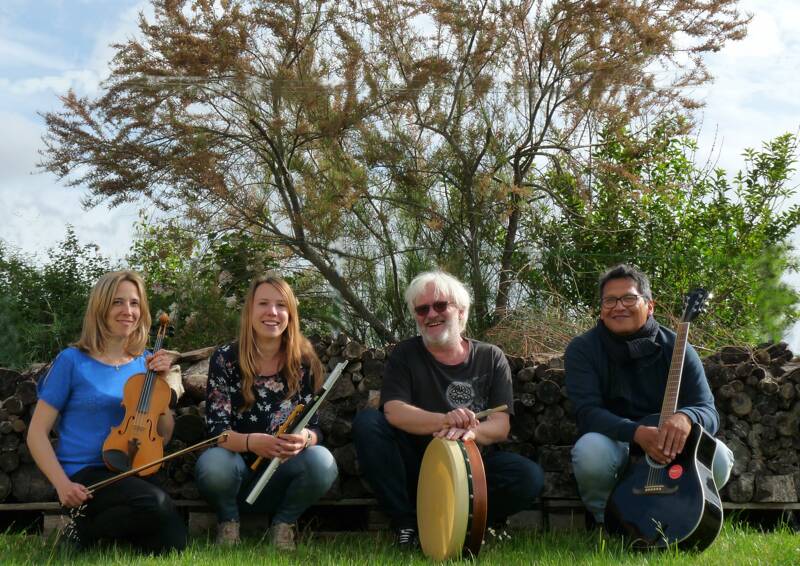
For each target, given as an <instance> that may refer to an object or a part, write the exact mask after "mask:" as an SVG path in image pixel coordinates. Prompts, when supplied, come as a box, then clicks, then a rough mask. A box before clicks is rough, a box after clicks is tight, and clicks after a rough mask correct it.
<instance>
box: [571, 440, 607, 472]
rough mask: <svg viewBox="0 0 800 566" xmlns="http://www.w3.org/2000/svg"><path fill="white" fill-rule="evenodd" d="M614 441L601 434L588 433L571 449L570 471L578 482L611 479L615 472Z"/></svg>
mask: <svg viewBox="0 0 800 566" xmlns="http://www.w3.org/2000/svg"><path fill="white" fill-rule="evenodd" d="M614 460H615V454H614V441H613V440H611V439H610V438H608V437H607V436H605V435H603V434H599V433H596V432H589V433H586V434H584V435H583V436H581V437H580V438H579V439H578V441H577V442H576V443H575V446H573V447H572V469H573V473H574V474H575V477H576V478H578V479H579V480H581V479H586V478H595V477H603V478H605V477H607V476H608V477H611V478H613V477H614V476H615V474H616V471H615V464H614Z"/></svg>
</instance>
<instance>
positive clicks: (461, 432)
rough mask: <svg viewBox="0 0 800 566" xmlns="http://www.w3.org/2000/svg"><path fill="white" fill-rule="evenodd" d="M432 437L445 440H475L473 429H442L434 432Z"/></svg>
mask: <svg viewBox="0 0 800 566" xmlns="http://www.w3.org/2000/svg"><path fill="white" fill-rule="evenodd" d="M433 436H435V437H437V438H444V439H446V440H475V429H471V428H470V429H467V428H443V429H442V430H440V431H439V432H434V433H433Z"/></svg>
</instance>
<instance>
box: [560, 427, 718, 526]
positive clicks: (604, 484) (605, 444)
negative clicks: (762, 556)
mask: <svg viewBox="0 0 800 566" xmlns="http://www.w3.org/2000/svg"><path fill="white" fill-rule="evenodd" d="M715 440H716V441H717V449H716V451H715V452H714V462H713V464H712V469H711V473H712V475H713V476H714V483H715V484H716V486H717V489H720V488H722V486H723V485H725V484H726V483H727V482H728V478H729V477H730V475H731V468H733V452H731V450H730V448H728V447H727V446H725V444H724V443H723V442H722V441H721V440H719V439H715ZM629 452H630V446H629V445H628V443H627V442H619V441H616V440H612V439H610V438H609V437H607V436H606V435H604V434H600V433H598V432H588V433H586V434H584V435H583V436H581V437H580V438H579V439H578V442H576V443H575V446H573V447H572V472H573V473H574V474H575V479H576V480H577V482H578V492H579V493H580V495H581V499H582V500H583V504H584V505H585V506H586V509H587V510H588V511H589V512H590V513H592V515H594V519H595V521H597V522H598V523H602V522H603V518H604V513H605V508H606V501H608V497H609V495H611V492H612V491H613V490H614V486H615V485H617V480H618V479H619V475H620V474H621V473H622V472H623V471H624V470H625V466H626V465H627V463H628V454H629Z"/></svg>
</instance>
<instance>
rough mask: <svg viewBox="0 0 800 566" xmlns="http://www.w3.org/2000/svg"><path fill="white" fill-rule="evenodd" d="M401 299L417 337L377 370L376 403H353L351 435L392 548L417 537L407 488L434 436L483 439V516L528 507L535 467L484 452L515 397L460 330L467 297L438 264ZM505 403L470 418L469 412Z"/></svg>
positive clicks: (494, 361)
mask: <svg viewBox="0 0 800 566" xmlns="http://www.w3.org/2000/svg"><path fill="white" fill-rule="evenodd" d="M405 299H406V303H407V305H408V309H409V311H410V313H411V315H412V316H413V317H414V319H415V321H416V325H417V330H418V331H419V336H415V337H413V338H409V339H408V340H404V341H402V342H400V343H399V344H398V345H397V346H396V347H395V348H394V350H393V351H392V353H391V355H390V357H389V359H388V361H387V363H386V366H385V368H384V375H383V385H382V388H381V410H380V411H378V410H374V409H366V410H364V411H361V412H360V413H359V414H358V415H356V418H355V420H354V422H353V439H354V441H355V446H356V451H357V454H358V461H359V466H360V469H361V472H362V474H363V475H364V476H365V478H366V479H367V481H368V482H369V483H370V485H371V486H372V488H373V489H374V490H375V494H376V496H377V499H378V502H379V503H380V505H381V507H382V508H383V509H384V511H385V512H386V513H387V514H388V515H389V517H390V518H391V520H392V524H393V527H394V529H395V530H396V534H397V544H398V546H399V547H400V548H414V547H416V545H417V543H418V540H417V532H416V527H417V518H416V506H415V500H416V496H415V492H416V485H417V477H418V475H419V470H420V464H421V462H422V459H423V454H424V452H425V448H426V447H427V445H428V443H429V442H430V441H431V439H432V438H433V437H434V436H438V437H441V438H445V439H449V440H464V441H467V440H474V441H475V442H476V443H477V444H478V445H479V446H481V447H483V449H482V453H483V462H484V466H485V470H486V486H487V489H488V520H489V524H490V525H491V524H492V523H499V522H502V521H504V520H505V518H506V517H507V516H509V515H511V514H513V513H516V512H517V511H521V510H523V509H527V508H530V507H531V506H532V504H533V502H534V499H535V498H536V497H537V496H538V495H539V492H540V491H541V489H542V484H543V479H544V474H543V472H542V469H541V468H540V467H539V466H538V464H536V463H535V462H533V461H531V460H529V459H527V458H525V457H523V456H520V455H518V454H513V453H510V452H500V451H492V450H491V449H490V448H488V447H489V446H490V445H492V444H495V443H498V442H503V441H505V440H506V438H507V437H508V433H509V430H510V420H509V414H510V413H512V411H513V406H514V399H513V396H512V389H511V370H510V368H509V366H508V362H507V361H506V358H505V355H504V354H503V352H502V351H501V350H500V349H499V348H497V347H496V346H493V345H491V344H487V343H485V342H479V341H477V340H473V339H470V338H465V337H464V336H463V335H462V334H463V332H464V330H465V328H466V326H467V317H468V315H469V307H470V297H469V293H468V292H467V290H466V288H465V287H464V285H463V284H462V283H461V282H460V281H458V280H457V279H455V278H454V277H452V276H451V275H449V274H447V273H444V272H442V271H432V272H426V273H422V274H420V275H418V276H417V277H416V278H414V280H413V281H412V282H411V283H410V284H409V287H408V289H407V290H406V292H405ZM499 405H506V406H507V409H506V410H507V412H504V411H498V412H494V413H493V414H491V415H489V416H488V418H487V419H486V420H485V421H482V422H479V421H478V418H476V413H478V412H480V411H484V410H486V409H490V408H493V407H497V406H499Z"/></svg>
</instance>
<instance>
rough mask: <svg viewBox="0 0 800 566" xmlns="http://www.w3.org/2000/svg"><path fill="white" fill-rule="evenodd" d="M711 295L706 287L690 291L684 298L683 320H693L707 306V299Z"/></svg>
mask: <svg viewBox="0 0 800 566" xmlns="http://www.w3.org/2000/svg"><path fill="white" fill-rule="evenodd" d="M710 297H711V294H710V293H709V292H708V291H706V290H705V289H702V288H698V289H695V290H693V291H690V292H689V293H688V294H687V295H686V296H685V297H684V298H683V304H684V309H683V316H682V317H681V322H692V321H693V320H694V319H695V318H697V316H698V315H699V314H700V313H701V312H703V311H704V310H705V308H706V301H707V300H708V299H709V298H710Z"/></svg>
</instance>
